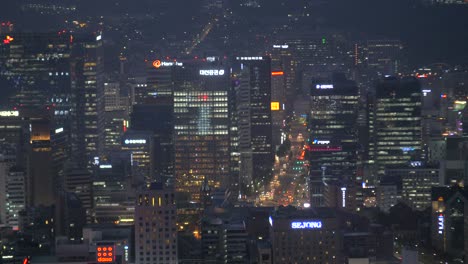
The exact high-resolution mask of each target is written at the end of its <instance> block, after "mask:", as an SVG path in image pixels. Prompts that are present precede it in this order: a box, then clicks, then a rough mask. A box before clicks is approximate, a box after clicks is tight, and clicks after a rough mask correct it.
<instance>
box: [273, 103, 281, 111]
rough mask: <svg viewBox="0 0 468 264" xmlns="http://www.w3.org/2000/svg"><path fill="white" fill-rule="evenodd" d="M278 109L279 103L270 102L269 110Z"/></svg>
mask: <svg viewBox="0 0 468 264" xmlns="http://www.w3.org/2000/svg"><path fill="white" fill-rule="evenodd" d="M279 110H280V103H279V102H271V111H279Z"/></svg>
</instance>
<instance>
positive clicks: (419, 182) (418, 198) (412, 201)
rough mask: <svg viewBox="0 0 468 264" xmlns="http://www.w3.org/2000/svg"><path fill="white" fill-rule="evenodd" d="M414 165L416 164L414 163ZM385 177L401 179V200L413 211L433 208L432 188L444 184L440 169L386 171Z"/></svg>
mask: <svg viewBox="0 0 468 264" xmlns="http://www.w3.org/2000/svg"><path fill="white" fill-rule="evenodd" d="M413 164H414V162H413ZM385 175H386V176H389V177H398V178H399V179H401V198H402V200H403V201H404V202H405V203H406V204H407V205H409V206H410V207H411V208H412V209H413V210H419V211H422V210H425V209H427V208H428V207H430V206H431V189H432V187H436V186H441V185H443V184H444V180H443V179H442V177H441V175H440V173H439V169H438V168H428V167H423V166H416V167H412V168H411V167H410V166H408V167H407V168H395V169H387V170H385Z"/></svg>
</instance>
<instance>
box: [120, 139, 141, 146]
mask: <svg viewBox="0 0 468 264" xmlns="http://www.w3.org/2000/svg"><path fill="white" fill-rule="evenodd" d="M124 143H125V144H126V145H129V144H146V139H126V140H125V141H124Z"/></svg>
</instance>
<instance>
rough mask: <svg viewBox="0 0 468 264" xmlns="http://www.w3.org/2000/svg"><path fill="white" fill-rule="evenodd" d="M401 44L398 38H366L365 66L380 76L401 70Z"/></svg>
mask: <svg viewBox="0 0 468 264" xmlns="http://www.w3.org/2000/svg"><path fill="white" fill-rule="evenodd" d="M402 49H403V45H402V44H401V42H400V41H399V40H368V41H367V52H366V53H367V66H368V67H369V68H371V69H373V70H375V71H377V73H378V74H379V75H380V76H384V75H386V74H390V75H393V74H396V73H398V72H399V71H400V70H401V59H402Z"/></svg>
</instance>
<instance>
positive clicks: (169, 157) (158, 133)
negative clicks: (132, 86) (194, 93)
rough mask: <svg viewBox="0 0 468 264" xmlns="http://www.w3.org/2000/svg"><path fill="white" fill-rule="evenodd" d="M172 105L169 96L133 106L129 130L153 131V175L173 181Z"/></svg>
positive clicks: (157, 178) (164, 180)
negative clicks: (150, 102)
mask: <svg viewBox="0 0 468 264" xmlns="http://www.w3.org/2000/svg"><path fill="white" fill-rule="evenodd" d="M173 111H174V106H173V102H172V99H171V98H158V99H157V100H154V101H153V102H152V104H142V105H140V104H138V105H134V106H133V111H132V114H131V120H130V124H131V130H133V131H150V132H152V133H153V153H154V175H155V178H156V180H157V181H161V182H167V181H170V182H173V181H174V138H173V136H174V132H173V131H174V112H173Z"/></svg>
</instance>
